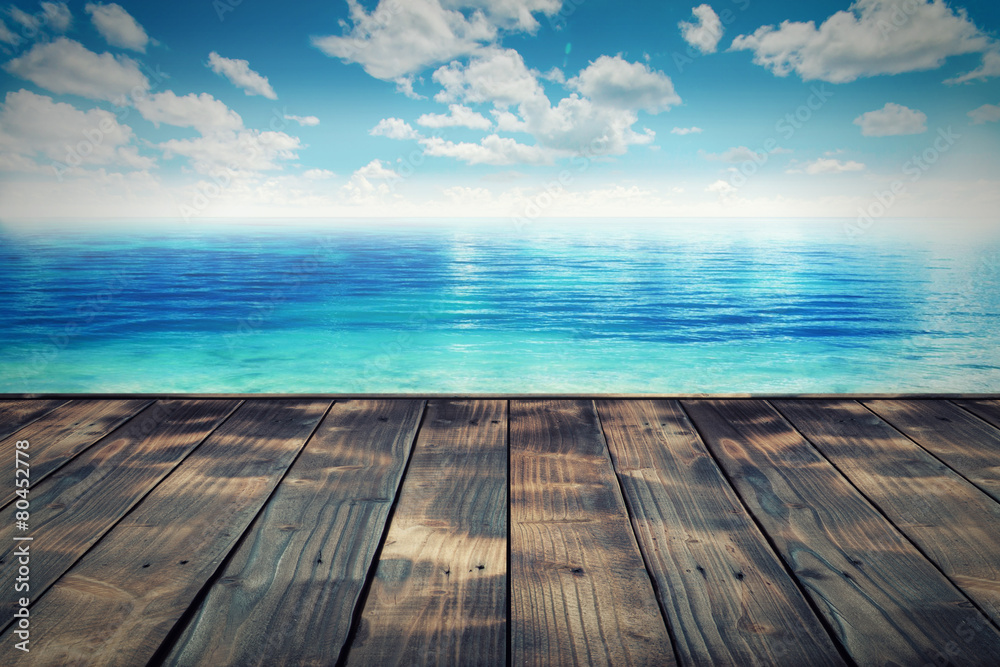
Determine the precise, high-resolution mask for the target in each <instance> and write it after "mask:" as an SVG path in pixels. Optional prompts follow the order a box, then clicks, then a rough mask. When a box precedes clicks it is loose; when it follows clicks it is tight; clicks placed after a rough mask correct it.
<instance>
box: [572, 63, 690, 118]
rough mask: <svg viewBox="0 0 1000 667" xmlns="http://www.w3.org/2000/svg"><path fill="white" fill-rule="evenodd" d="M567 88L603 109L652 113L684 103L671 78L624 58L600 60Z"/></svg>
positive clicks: (592, 64)
mask: <svg viewBox="0 0 1000 667" xmlns="http://www.w3.org/2000/svg"><path fill="white" fill-rule="evenodd" d="M566 85H567V86H568V87H570V88H572V89H574V90H577V91H579V92H580V93H582V94H584V95H586V96H587V97H589V98H590V99H592V100H594V101H595V102H598V103H600V104H602V105H605V106H610V107H616V108H623V109H630V110H635V109H644V110H646V111H648V112H649V113H658V112H660V111H666V110H668V109H669V108H670V107H672V106H674V105H676V104H680V102H681V98H680V97H679V96H678V95H677V93H676V92H674V84H673V82H672V81H671V80H670V77H669V76H667V75H666V74H664V73H663V72H658V71H655V70H651V69H650V68H649V66H648V65H645V64H644V63H630V62H628V61H627V60H625V59H623V58H622V57H621V56H614V57H611V56H601V57H600V58H598V59H597V60H595V61H593V62H592V63H590V65H588V66H587V67H586V68H585V69H583V70H581V71H580V74H578V75H577V76H575V77H573V78H572V79H570V80H569V81H567V82H566Z"/></svg>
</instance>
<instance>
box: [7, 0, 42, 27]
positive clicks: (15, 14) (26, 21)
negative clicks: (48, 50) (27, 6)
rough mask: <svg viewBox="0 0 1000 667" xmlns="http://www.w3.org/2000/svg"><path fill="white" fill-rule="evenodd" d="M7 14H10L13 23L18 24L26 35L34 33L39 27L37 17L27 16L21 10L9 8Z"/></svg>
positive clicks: (27, 14)
mask: <svg viewBox="0 0 1000 667" xmlns="http://www.w3.org/2000/svg"><path fill="white" fill-rule="evenodd" d="M7 13H8V14H10V17H11V18H12V19H13V20H14V22H15V23H17V24H19V25H20V26H21V27H22V28H23V29H24V30H25V31H26V32H28V33H35V32H37V31H38V29H39V28H40V27H41V22H40V21H39V20H38V17H36V16H34V15H33V14H29V13H28V12H26V11H24V10H23V9H19V8H17V7H14V6H11V7H9V8H8V9H7Z"/></svg>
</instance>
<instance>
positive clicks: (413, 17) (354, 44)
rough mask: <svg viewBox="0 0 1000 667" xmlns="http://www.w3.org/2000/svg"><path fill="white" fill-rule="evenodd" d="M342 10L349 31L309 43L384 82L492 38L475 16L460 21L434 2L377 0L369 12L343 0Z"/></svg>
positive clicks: (469, 50)
mask: <svg viewBox="0 0 1000 667" xmlns="http://www.w3.org/2000/svg"><path fill="white" fill-rule="evenodd" d="M348 5H349V8H350V18H351V27H350V30H348V31H346V33H345V34H344V35H342V36H336V35H330V36H325V37H314V38H313V44H314V45H315V46H316V47H317V48H319V49H320V50H321V51H323V53H325V54H327V55H329V56H333V57H335V58H340V59H341V60H343V61H344V62H349V63H358V64H360V65H361V66H362V67H363V68H364V69H365V71H366V72H368V74H370V75H371V76H373V77H375V78H377V79H383V80H386V81H394V80H397V79H400V78H402V77H405V76H406V75H408V74H412V73H414V72H418V71H420V70H421V69H424V68H425V67H427V66H429V65H434V64H436V63H441V62H446V61H448V60H451V59H452V58H456V57H459V56H464V55H468V54H470V53H472V52H473V51H475V50H477V49H478V48H479V47H480V46H481V45H482V44H484V43H486V42H490V41H492V40H493V39H494V38H495V37H496V34H497V29H496V26H495V25H494V24H492V23H490V22H489V21H488V20H487V19H486V17H485V16H484V15H483V14H482V13H481V12H475V13H473V14H472V15H471V16H470V17H469V18H466V16H465V15H464V14H462V12H460V11H457V10H454V9H445V8H444V7H442V6H441V4H440V2H438V0H407V1H406V2H398V1H396V0H380V1H379V3H378V6H377V7H375V9H374V10H372V11H371V12H370V13H369V12H368V11H366V10H365V8H364V7H362V6H361V4H360V3H359V2H358V0H348Z"/></svg>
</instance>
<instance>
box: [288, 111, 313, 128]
mask: <svg viewBox="0 0 1000 667" xmlns="http://www.w3.org/2000/svg"><path fill="white" fill-rule="evenodd" d="M285 120H294V121H295V122H296V123H298V124H299V125H301V126H303V127H313V126H316V125H319V118H317V117H316V116H292V115H290V114H285Z"/></svg>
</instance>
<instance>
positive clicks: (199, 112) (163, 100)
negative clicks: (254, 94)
mask: <svg viewBox="0 0 1000 667" xmlns="http://www.w3.org/2000/svg"><path fill="white" fill-rule="evenodd" d="M135 108H136V109H138V110H139V113H141V114H142V117H143V118H145V119H146V120H148V121H150V122H151V123H154V124H156V125H159V124H160V123H166V124H167V125H175V126H177V127H193V128H194V129H196V130H198V132H200V133H201V134H209V133H212V132H230V131H234V130H239V129H242V128H243V119H242V118H240V116H239V114H237V113H236V112H235V111H233V110H232V109H230V108H229V107H227V106H226V105H225V104H223V103H222V102H220V101H219V100H217V99H215V98H214V97H212V96H211V95H209V94H208V93H201V94H200V95H195V94H194V93H190V94H188V95H184V96H183V97H178V96H177V95H176V94H174V92H173V91H171V90H167V91H164V92H162V93H156V94H154V95H150V96H148V97H143V98H140V99H137V100H136V101H135Z"/></svg>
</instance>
